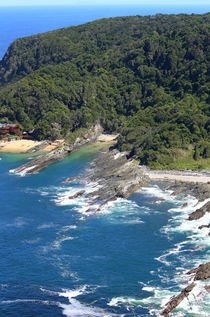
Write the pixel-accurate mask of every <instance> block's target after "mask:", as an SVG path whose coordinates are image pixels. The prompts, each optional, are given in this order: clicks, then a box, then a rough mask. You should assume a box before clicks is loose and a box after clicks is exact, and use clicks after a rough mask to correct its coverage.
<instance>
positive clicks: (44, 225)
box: [37, 222, 55, 230]
mask: <svg viewBox="0 0 210 317" xmlns="http://www.w3.org/2000/svg"><path fill="white" fill-rule="evenodd" d="M53 227H55V224H54V223H53V222H50V223H43V224H42V225H40V226H38V227H37V229H39V230H41V229H48V228H53Z"/></svg>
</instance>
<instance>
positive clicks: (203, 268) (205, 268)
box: [187, 262, 210, 281]
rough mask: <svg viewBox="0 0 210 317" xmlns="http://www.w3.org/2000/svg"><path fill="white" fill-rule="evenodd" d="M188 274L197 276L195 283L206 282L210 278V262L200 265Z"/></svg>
mask: <svg viewBox="0 0 210 317" xmlns="http://www.w3.org/2000/svg"><path fill="white" fill-rule="evenodd" d="M187 274H195V276H194V281H198V280H201V281H204V280H207V279H208V278H210V262H207V263H205V264H200V265H199V266H198V267H196V268H195V269H192V270H190V271H189V272H187Z"/></svg>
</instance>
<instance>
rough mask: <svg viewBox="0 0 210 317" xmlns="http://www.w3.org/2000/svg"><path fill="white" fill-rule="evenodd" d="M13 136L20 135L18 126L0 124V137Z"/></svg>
mask: <svg viewBox="0 0 210 317" xmlns="http://www.w3.org/2000/svg"><path fill="white" fill-rule="evenodd" d="M1 134H3V135H6V134H13V135H20V125H19V124H7V123H0V135H1Z"/></svg>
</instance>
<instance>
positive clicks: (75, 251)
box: [0, 151, 210, 317]
mask: <svg viewBox="0 0 210 317" xmlns="http://www.w3.org/2000/svg"><path fill="white" fill-rule="evenodd" d="M0 157H1V158H2V159H1V160H0V175H1V181H0V316H1V317H3V316H4V317H6V316H16V317H29V316H30V317H32V316H36V317H38V316H39V317H46V316H50V317H59V316H63V315H64V316H67V317H72V316H75V317H79V316H89V317H90V316H91V317H92V316H101V317H103V316H158V312H159V311H160V310H161V305H162V304H163V303H164V302H166V301H167V299H168V298H169V297H170V296H172V295H174V294H176V293H177V291H178V290H180V288H181V287H184V286H185V285H186V284H187V283H188V278H187V277H186V276H185V275H184V272H185V271H186V270H188V269H191V268H192V267H194V266H196V265H198V264H200V262H204V261H207V260H208V257H209V240H208V239H209V238H208V236H207V232H206V231H205V232H204V231H202V233H201V230H198V229H197V226H198V225H199V223H197V222H196V224H194V223H192V222H187V221H184V220H185V219H186V218H187V216H188V213H189V212H191V211H192V210H194V209H195V208H196V207H194V205H195V204H196V200H195V199H193V198H192V197H185V198H181V197H174V196H170V192H169V191H167V190H164V189H163V187H165V185H166V184H164V186H163V184H160V183H151V184H149V185H148V186H147V187H146V188H143V189H142V190H141V191H139V192H137V193H135V194H134V195H133V196H132V197H130V198H129V199H128V200H122V199H121V200H118V201H117V202H115V203H113V204H111V205H110V206H109V207H106V208H105V209H104V211H103V212H102V213H100V214H97V215H96V214H92V215H87V214H86V213H85V209H87V207H88V206H87V202H86V201H85V199H81V198H77V199H76V200H70V199H69V198H68V197H69V196H71V195H72V194H73V193H75V192H76V191H79V190H81V189H82V188H85V189H86V190H91V188H92V186H93V185H95V184H85V183H83V184H81V183H79V182H78V181H75V182H74V183H71V184H63V183H62V182H63V181H64V180H65V179H66V178H67V177H71V176H75V175H79V174H82V173H85V169H86V168H87V167H88V166H89V164H90V162H91V160H92V159H93V158H94V157H95V152H92V151H86V152H85V151H82V152H78V153H75V154H73V155H71V156H70V157H68V158H66V159H65V160H64V161H62V162H59V163H56V164H54V165H52V166H50V167H49V168H48V169H46V170H44V171H42V172H41V173H39V174H36V175H30V176H25V177H19V176H18V175H14V174H12V173H9V170H11V169H13V168H15V167H16V166H19V165H20V164H22V163H24V162H25V161H27V160H28V159H29V157H28V156H26V155H25V156H24V155H14V154H1V155H0ZM157 199H159V200H160V199H165V201H159V202H158V203H156V204H154V203H153V202H154V200H157ZM184 202H188V207H185V208H181V205H182V204H183V203H184ZM208 221H209V219H203V220H202V224H203V223H205V222H207V223H208ZM199 292H200V288H199V287H198V288H197V289H196V290H195V294H197V295H198V294H199ZM203 295H204V294H203V293H202V294H200V295H199V296H198V297H197V298H196V300H195V298H194V297H193V296H191V298H190V299H189V301H187V300H186V301H184V302H183V304H182V305H181V307H180V308H179V310H178V311H177V312H176V313H174V314H172V316H180V317H181V316H182V317H184V316H193V317H195V316H196V317H198V316H206V317H207V316H208V312H209V308H210V299H209V298H205V300H204V301H202V300H203Z"/></svg>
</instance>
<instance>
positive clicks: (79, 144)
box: [10, 124, 103, 176]
mask: <svg viewBox="0 0 210 317" xmlns="http://www.w3.org/2000/svg"><path fill="white" fill-rule="evenodd" d="M102 131H103V129H102V127H101V126H100V125H99V124H97V125H95V126H93V127H91V128H90V129H89V130H88V131H87V132H86V133H85V134H84V135H83V136H81V137H78V138H77V139H76V141H75V142H74V143H73V144H72V145H69V144H67V143H65V142H64V143H62V144H59V145H58V146H57V147H56V148H55V149H54V150H52V151H49V152H48V153H44V154H41V155H39V156H37V157H36V158H35V159H33V160H32V161H30V162H28V163H26V164H23V165H21V166H20V167H18V168H16V169H14V170H11V171H10V172H13V173H16V174H19V175H21V176H25V175H27V174H35V173H38V172H40V171H42V170H43V169H45V168H47V167H48V166H49V165H51V164H53V163H56V162H59V161H62V160H63V159H64V158H65V157H66V156H68V155H69V154H70V153H72V152H75V151H78V150H80V149H81V148H83V147H85V146H88V145H90V144H93V143H94V142H96V140H97V138H98V137H99V135H100V134H101V133H102ZM36 151H40V147H37V148H36V149H32V151H30V152H29V153H32V152H33V153H34V152H36Z"/></svg>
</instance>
